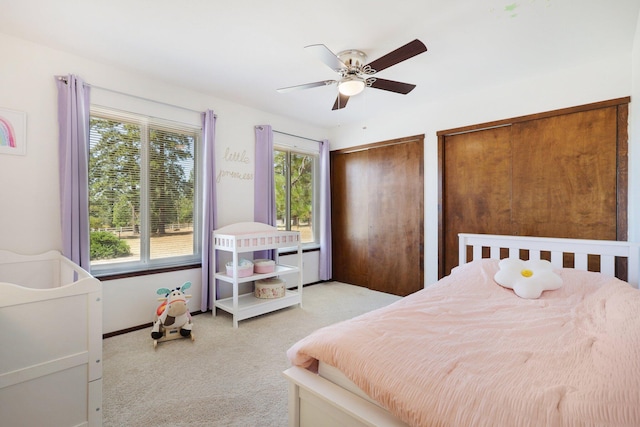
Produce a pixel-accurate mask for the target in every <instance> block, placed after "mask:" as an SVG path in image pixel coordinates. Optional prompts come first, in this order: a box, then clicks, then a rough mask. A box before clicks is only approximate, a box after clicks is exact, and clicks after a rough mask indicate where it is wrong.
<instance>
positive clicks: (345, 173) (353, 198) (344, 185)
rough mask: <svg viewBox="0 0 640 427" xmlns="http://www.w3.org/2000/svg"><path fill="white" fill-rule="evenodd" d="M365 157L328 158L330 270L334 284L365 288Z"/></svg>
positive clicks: (360, 154) (355, 154)
mask: <svg viewBox="0 0 640 427" xmlns="http://www.w3.org/2000/svg"><path fill="white" fill-rule="evenodd" d="M368 164H369V153H368V152H367V151H356V152H353V153H348V154H341V155H332V156H331V199H332V203H331V215H332V243H333V245H332V251H333V257H332V267H333V278H334V279H335V280H338V281H341V282H345V283H351V284H354V285H359V286H367V285H368V282H369V279H368V277H369V275H368V269H367V267H366V266H367V264H368V256H369V253H368V246H369V243H368V241H369V226H368V224H369V201H368V198H369V173H368Z"/></svg>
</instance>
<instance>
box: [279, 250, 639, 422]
mask: <svg viewBox="0 0 640 427" xmlns="http://www.w3.org/2000/svg"><path fill="white" fill-rule="evenodd" d="M497 270H498V265H497V262H496V261H493V260H483V261H478V262H472V263H470V264H466V265H464V266H461V267H458V268H457V269H456V270H454V272H453V273H452V274H451V275H450V276H448V277H446V278H444V279H442V280H441V281H439V282H438V283H436V284H434V285H432V286H430V287H428V288H427V289H425V290H422V291H419V292H416V293H414V294H412V295H410V296H408V297H405V298H403V299H402V300H400V301H398V302H396V303H393V304H391V305H389V306H387V307H384V308H382V309H379V310H376V311H373V312H370V313H367V314H364V315H362V316H359V317H356V318H354V319H351V320H348V321H345V322H341V323H338V324H335V325H332V326H329V327H326V328H323V329H320V330H318V331H316V332H314V333H313V334H311V335H309V336H308V337H306V338H304V339H302V340H301V341H299V342H298V343H296V344H295V345H294V346H293V347H291V348H290V349H289V351H288V352H287V355H288V357H289V359H290V360H291V362H292V363H293V364H294V365H297V366H302V367H306V368H310V369H314V367H315V366H317V360H322V361H324V362H326V363H328V364H329V365H332V366H334V367H336V368H338V369H339V370H341V371H342V372H343V373H345V374H346V376H347V377H348V378H350V379H351V380H352V381H353V382H354V383H355V384H356V385H358V386H359V387H360V388H361V389H362V390H364V392H365V393H367V394H368V395H369V396H370V397H372V398H373V399H375V400H376V401H378V402H379V403H380V404H381V405H382V406H383V407H385V408H387V409H388V410H389V411H390V412H391V413H393V414H394V415H396V416H397V417H398V418H400V419H401V420H403V421H404V422H406V423H408V424H410V425H414V426H542V425H544V426H565V425H566V426H605V425H610V426H640V291H638V290H636V289H633V288H631V287H630V286H629V285H628V284H626V283H624V282H622V281H619V280H617V279H612V278H606V277H604V276H602V275H600V274H597V273H589V272H579V271H574V270H568V269H564V270H558V271H557V272H558V274H560V276H561V277H562V279H563V287H562V288H561V289H559V290H557V291H546V292H544V293H543V294H542V296H541V297H540V298H539V299H537V300H526V299H521V298H519V297H517V296H516V295H515V294H514V293H513V291H512V290H510V289H505V288H502V287H500V286H499V285H497V284H496V283H495V282H494V281H493V276H494V274H495V273H496V271H497Z"/></svg>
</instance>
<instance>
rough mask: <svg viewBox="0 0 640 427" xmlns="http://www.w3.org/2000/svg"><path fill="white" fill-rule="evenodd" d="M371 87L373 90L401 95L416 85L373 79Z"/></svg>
mask: <svg viewBox="0 0 640 427" xmlns="http://www.w3.org/2000/svg"><path fill="white" fill-rule="evenodd" d="M371 87H372V88H375V89H382V90H388V91H389V92H395V93H401V94H403V95H406V94H408V93H409V92H411V91H412V90H413V89H414V88H415V87H416V85H412V84H409V83H402V82H396V81H394V80H386V79H379V78H377V77H375V81H374V82H373V83H371Z"/></svg>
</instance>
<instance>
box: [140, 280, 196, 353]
mask: <svg viewBox="0 0 640 427" xmlns="http://www.w3.org/2000/svg"><path fill="white" fill-rule="evenodd" d="M190 287H191V282H186V283H185V284H184V285H182V287H179V288H175V289H174V290H171V289H167V288H160V289H158V291H157V294H158V295H164V296H163V297H159V298H158V301H162V304H160V305H159V306H158V308H157V309H156V315H155V320H154V322H153V329H152V330H151V338H153V348H156V346H157V345H158V343H159V342H163V341H169V340H174V339H177V338H191V341H194V340H195V337H194V336H193V333H192V332H191V330H192V328H193V323H192V322H191V314H190V313H189V308H188V307H187V299H189V298H191V295H186V294H185V293H184V291H186V290H187V289H189V288H190Z"/></svg>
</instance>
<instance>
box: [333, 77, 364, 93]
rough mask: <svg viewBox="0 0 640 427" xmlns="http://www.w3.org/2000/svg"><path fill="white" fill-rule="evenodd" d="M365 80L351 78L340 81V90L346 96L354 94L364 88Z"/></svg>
mask: <svg viewBox="0 0 640 427" xmlns="http://www.w3.org/2000/svg"><path fill="white" fill-rule="evenodd" d="M364 87H365V82H364V81H362V80H356V79H349V80H345V81H342V82H340V83H338V91H339V92H340V93H341V94H343V95H344V96H354V95H357V94H359V93H360V92H362V91H363V90H364Z"/></svg>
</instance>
